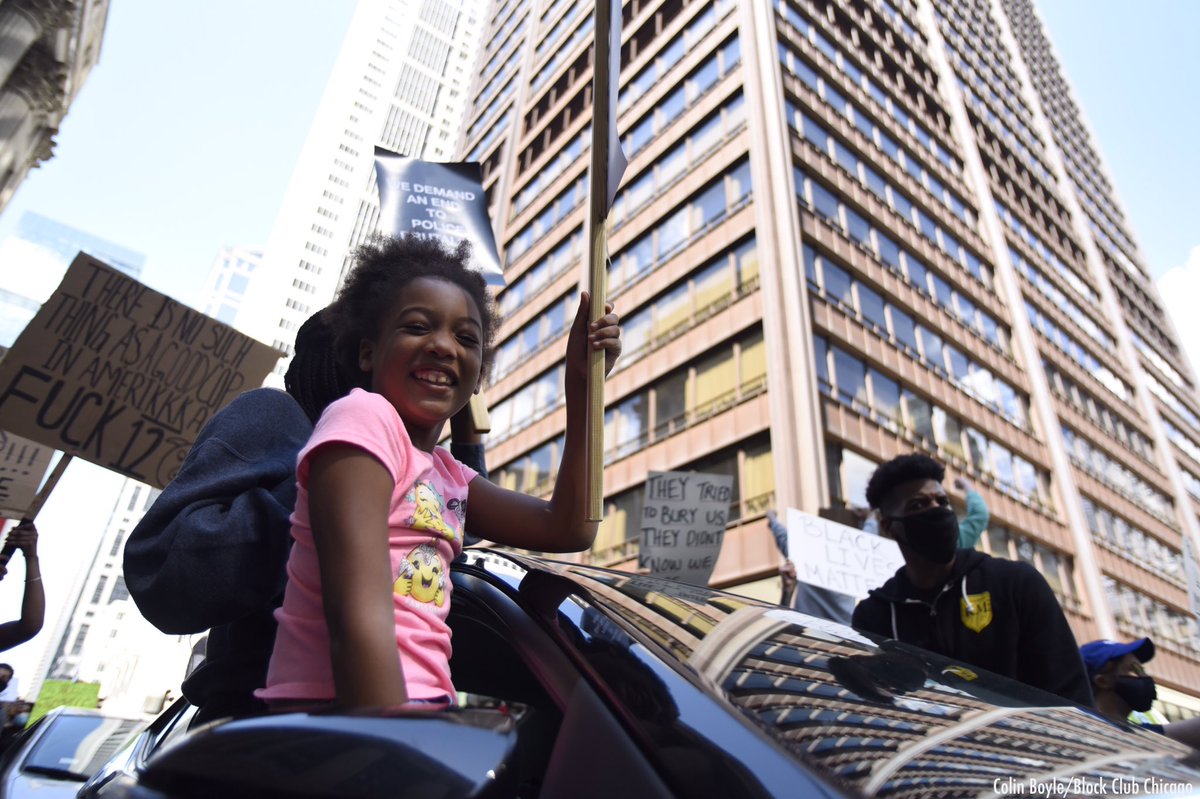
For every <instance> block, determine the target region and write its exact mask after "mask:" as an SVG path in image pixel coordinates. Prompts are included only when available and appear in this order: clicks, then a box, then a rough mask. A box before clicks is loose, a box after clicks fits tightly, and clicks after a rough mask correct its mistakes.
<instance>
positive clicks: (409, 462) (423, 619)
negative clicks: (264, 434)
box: [256, 388, 475, 700]
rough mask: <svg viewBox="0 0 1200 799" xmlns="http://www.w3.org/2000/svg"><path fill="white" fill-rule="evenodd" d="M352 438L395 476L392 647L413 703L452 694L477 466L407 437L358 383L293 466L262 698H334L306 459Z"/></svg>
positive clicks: (384, 405) (329, 411)
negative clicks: (456, 574) (291, 505)
mask: <svg viewBox="0 0 1200 799" xmlns="http://www.w3.org/2000/svg"><path fill="white" fill-rule="evenodd" d="M333 442H338V443H345V444H351V445H353V446H355V447H359V448H361V449H363V450H365V451H367V452H369V453H370V454H371V455H373V456H375V457H376V458H378V459H379V461H380V463H382V464H383V465H384V466H385V467H386V468H387V470H388V472H389V473H390V474H391V476H392V479H393V480H395V481H396V487H395V489H394V490H393V492H392V504H391V511H390V513H389V514H388V545H389V549H390V550H391V558H392V579H393V584H392V602H393V608H394V614H395V620H396V646H397V648H398V649H399V650H400V662H401V665H402V666H403V668H404V677H405V681H406V683H407V686H408V695H409V697H410V698H412V699H432V698H436V697H441V696H445V695H450V696H453V694H454V684H453V683H452V682H451V680H450V628H449V627H448V626H447V625H446V614H447V613H448V612H449V610H450V592H451V586H450V562H451V561H452V560H454V558H455V557H456V556H457V555H458V553H459V552H461V551H462V540H463V533H462V531H463V523H464V521H465V519H466V517H467V484H468V483H470V482H471V480H472V479H473V478H474V477H475V472H474V471H472V470H471V469H469V468H467V467H466V466H464V465H462V464H461V463H459V462H458V461H457V460H455V459H454V457H453V456H452V455H451V454H450V453H449V452H447V451H446V450H444V449H441V448H437V449H435V450H434V451H433V453H432V455H430V454H429V453H425V452H422V451H421V450H419V449H417V448H416V447H414V446H413V444H412V441H411V440H409V437H408V431H407V430H405V428H404V424H403V423H402V422H401V421H400V416H399V415H398V414H397V413H396V409H395V408H393V407H392V405H391V403H389V402H388V401H387V400H386V399H384V398H383V396H381V395H379V394H374V393H371V392H369V391H363V390H362V389H357V388H356V389H354V390H353V391H351V392H350V394H349V395H348V396H345V397H343V398H341V399H339V400H338V401H337V402H334V403H333V404H332V405H330V406H329V407H328V408H326V409H325V412H324V413H323V414H321V419H320V420H319V421H318V422H317V426H316V428H315V429H314V430H313V434H312V437H311V438H309V440H308V443H307V444H306V445H305V446H304V449H302V450H301V451H300V455H299V457H298V462H297V466H296V482H297V485H298V490H297V495H296V510H295V512H294V513H293V514H292V538H293V539H295V543H294V544H293V546H292V553H291V556H290V557H289V558H288V565H287V575H288V580H287V588H286V589H285V590H284V595H283V606H282V607H280V608H279V609H278V610H276V611H275V618H276V620H277V621H278V622H279V632H278V633H277V634H276V637H275V649H274V651H273V652H272V653H271V665H270V668H269V669H268V671H267V687H266V688H265V689H263V690H260V691H258V692H256V693H257V695H258V696H259V697H260V698H262V699H267V700H272V699H275V700H281V699H301V700H304V699H314V700H316V699H333V698H334V696H335V691H334V685H333V669H332V665H331V663H330V660H329V648H330V644H329V628H328V627H327V626H326V623H325V611H324V607H323V606H322V604H321V573H320V569H319V567H318V564H317V551H316V548H315V546H314V545H313V536H312V527H311V524H310V522H309V513H308V506H309V496H308V468H309V455H311V453H312V452H313V450H315V449H316V448H317V447H319V446H321V445H322V444H329V443H333Z"/></svg>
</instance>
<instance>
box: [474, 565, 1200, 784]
mask: <svg viewBox="0 0 1200 799" xmlns="http://www.w3.org/2000/svg"><path fill="white" fill-rule="evenodd" d="M503 557H506V559H507V560H508V561H510V562H511V563H512V564H513V565H514V566H515V567H516V568H517V571H516V572H514V573H519V571H520V570H524V569H530V570H541V571H549V572H552V573H555V574H557V575H559V576H561V577H565V578H568V579H569V580H571V581H573V582H574V583H575V584H576V586H578V589H579V591H580V592H581V594H586V596H587V600H588V603H589V604H590V605H591V606H593V607H594V608H596V609H598V610H599V611H601V612H602V613H603V616H604V617H605V618H604V619H603V620H595V619H594V620H593V621H592V622H591V623H590V627H591V630H590V633H591V634H593V635H604V634H605V631H604V626H605V625H609V626H616V627H618V628H619V630H620V633H621V634H623V635H625V636H627V637H629V638H630V639H632V640H635V641H637V642H638V643H639V644H641V645H643V646H646V647H648V648H652V649H653V650H654V651H655V652H656V653H657V654H658V655H659V657H661V658H662V659H663V660H664V661H665V662H667V663H668V664H670V665H671V666H672V667H673V668H674V669H675V670H676V671H677V672H678V673H679V674H681V675H682V676H683V677H685V678H686V679H687V680H688V681H689V682H691V683H692V684H693V685H695V686H699V687H701V688H702V689H703V690H704V691H705V692H707V693H708V694H709V695H710V696H711V697H713V698H714V699H716V700H717V701H719V702H720V703H722V704H723V705H725V706H726V707H727V708H728V709H729V710H730V712H731V713H732V714H734V715H736V716H738V717H740V718H741V719H742V720H744V721H745V722H746V723H748V724H750V725H752V726H753V727H754V728H755V729H756V730H758V731H760V732H761V733H762V734H763V735H765V736H766V737H768V738H769V739H770V740H771V741H773V742H774V743H775V744H776V745H778V746H779V747H781V748H783V749H784V750H786V751H787V752H788V753H790V754H791V755H792V756H793V757H794V758H797V759H799V760H801V761H803V762H804V763H806V764H808V765H810V766H812V767H814V768H816V769H817V770H819V771H821V772H823V773H825V774H826V775H827V776H828V777H830V778H831V779H832V780H834V781H835V782H838V783H841V784H842V785H843V786H844V787H846V788H848V789H849V790H850V791H851V792H854V793H861V794H864V795H867V796H881V797H882V796H887V797H895V796H902V797H947V796H980V797H984V796H1008V795H1041V796H1076V795H1103V794H1107V795H1113V794H1114V793H1117V794H1120V793H1124V794H1126V795H1140V796H1146V795H1163V796H1180V795H1193V794H1194V793H1195V791H1194V786H1200V753H1198V752H1196V751H1194V750H1192V749H1190V748H1189V747H1186V746H1183V745H1181V744H1177V743H1175V742H1173V741H1171V740H1169V739H1167V738H1166V737H1164V736H1162V735H1158V734H1155V733H1153V732H1149V731H1146V730H1142V729H1135V728H1133V727H1131V726H1128V725H1123V724H1121V725H1118V724H1113V723H1111V722H1109V721H1107V720H1105V719H1104V718H1102V717H1100V716H1098V715H1096V714H1095V713H1094V712H1092V711H1090V710H1087V709H1084V708H1081V707H1077V706H1071V705H1068V704H1067V703H1066V702H1065V700H1063V699H1062V698H1061V697H1057V696H1053V695H1051V694H1048V693H1044V692H1042V691H1039V690H1037V689H1034V688H1031V687H1029V686H1026V685H1023V684H1020V683H1017V682H1015V681H1013V680H1008V679H1005V678H1002V677H999V676H997V675H994V674H990V673H988V672H985V671H983V670H981V669H979V668H977V667H974V666H968V665H967V664H964V663H961V662H956V661H953V660H949V659H947V658H944V657H941V656H938V655H934V654H932V653H929V652H925V651H924V650H921V649H917V648H915V647H911V646H908V645H906V644H902V643H899V642H896V641H891V640H886V639H881V638H878V637H876V636H873V635H867V634H863V633H860V632H858V631H856V630H853V629H851V628H850V627H846V626H844V625H841V624H837V623H835V622H831V621H827V620H824V619H819V618H815V617H812V616H807V615H804V614H801V613H797V612H795V611H792V610H789V609H786V608H782V607H779V606H775V605H770V604H767V603H763V602H759V601H756V600H753V599H747V598H745V597H740V596H735V595H732V594H728V593H724V592H721V591H714V590H710V589H707V588H702V587H696V586H689V585H684V584H681V583H677V582H674V581H671V580H664V579H659V578H655V577H651V576H647V575H638V574H629V573H625V572H615V571H610V570H605V569H595V568H591V567H586V566H578V565H571V564H564V563H558V562H554V561H546V560H541V559H537V558H525V557H515V556H514V557H507V556H503ZM488 559H489V560H492V561H493V563H495V562H497V561H496V556H488ZM514 582H516V581H515V580H514ZM516 584H519V583H516ZM583 626H584V627H587V626H589V622H588V621H587V619H586V618H585V619H584V621H583ZM609 637H610V638H617V636H616V635H614V634H611V633H610V634H609Z"/></svg>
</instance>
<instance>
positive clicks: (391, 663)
mask: <svg viewBox="0 0 1200 799" xmlns="http://www.w3.org/2000/svg"><path fill="white" fill-rule="evenodd" d="M393 488H395V484H394V482H393V481H392V476H391V474H389V473H388V470H387V469H386V468H385V467H384V465H383V464H382V463H380V462H379V461H378V460H377V459H376V458H375V457H374V456H372V455H370V454H368V453H367V452H365V451H363V450H361V449H358V448H357V447H353V446H351V445H349V444H327V445H325V446H323V447H320V448H319V449H317V450H316V451H315V452H313V453H312V455H310V456H309V477H308V492H309V494H308V496H309V503H308V505H309V516H310V519H311V522H312V532H313V542H314V544H315V545H316V548H317V561H318V563H319V564H320V571H321V600H322V602H323V603H324V606H325V621H326V624H327V625H328V627H329V644H330V649H329V655H330V659H331V661H332V665H333V684H334V687H335V689H336V691H337V703H338V704H339V705H341V706H342V707H380V706H388V705H400V704H403V703H405V702H407V701H408V692H407V690H406V688H405V683H404V673H403V669H402V667H401V665H400V653H399V651H398V650H397V648H396V627H395V619H394V615H393V600H392V567H391V563H392V561H391V556H390V554H389V552H388V510H389V508H390V505H391V497H392V490H393Z"/></svg>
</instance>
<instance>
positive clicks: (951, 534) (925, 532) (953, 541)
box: [889, 505, 958, 564]
mask: <svg viewBox="0 0 1200 799" xmlns="http://www.w3.org/2000/svg"><path fill="white" fill-rule="evenodd" d="M889 519H890V521H891V522H892V523H893V524H895V523H896V522H899V523H900V525H901V529H902V530H903V532H904V537H903V538H901V537H900V536H896V540H897V541H899V542H900V543H901V544H904V545H905V546H907V547H908V548H909V549H911V550H912V551H913V552H915V553H917V554H918V555H920V556H921V557H923V558H925V559H926V560H928V561H931V562H933V563H940V564H946V563H949V562H950V561H951V560H953V559H954V550H956V549H957V548H958V517H957V516H955V515H954V509H953V508H950V507H949V506H946V505H935V506H934V507H932V508H929V509H928V510H923V511H921V512H920V513H914V514H913V515H911V516H891V517H889Z"/></svg>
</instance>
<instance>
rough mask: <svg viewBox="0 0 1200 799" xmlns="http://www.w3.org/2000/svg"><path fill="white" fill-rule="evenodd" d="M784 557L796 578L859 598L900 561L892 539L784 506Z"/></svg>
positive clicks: (897, 566) (876, 584) (875, 585)
mask: <svg viewBox="0 0 1200 799" xmlns="http://www.w3.org/2000/svg"><path fill="white" fill-rule="evenodd" d="M787 530H788V557H789V559H790V560H791V561H792V562H793V563H794V564H796V578H797V579H798V580H801V581H803V582H806V583H810V584H812V585H818V586H820V587H822V588H828V589H829V590H831V591H840V592H841V593H843V594H849V595H850V596H852V597H854V598H855V599H862V598H863V597H865V596H866V595H867V592H868V591H869V590H871V589H872V588H878V587H879V586H881V585H883V584H884V583H885V582H887V580H888V578H890V577H891V576H892V575H893V574H895V573H896V570H897V569H899V568H900V567H901V566H903V565H904V558H903V557H902V556H901V555H900V547H898V546H897V545H896V542H895V541H892V540H891V539H888V538H883V537H881V536H877V535H872V534H870V533H864V532H863V531H862V530H856V529H854V528H853V527H847V526H846V525H844V524H838V523H837V522H832V521H830V520H828V519H822V518H821V517H820V516H813V515H812V514H809V513H804V512H802V511H798V510H796V509H795V508H788V512H787Z"/></svg>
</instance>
